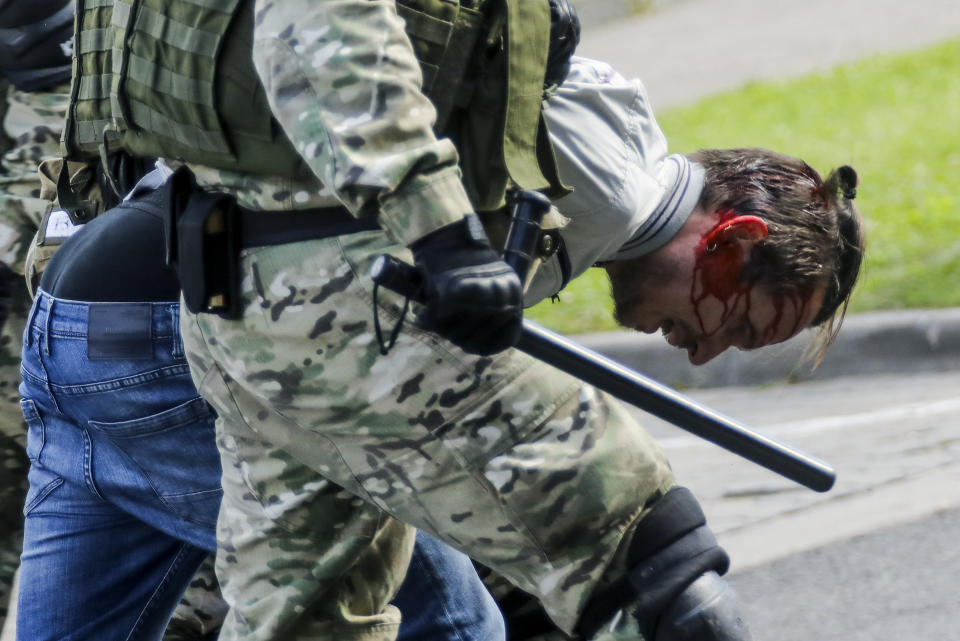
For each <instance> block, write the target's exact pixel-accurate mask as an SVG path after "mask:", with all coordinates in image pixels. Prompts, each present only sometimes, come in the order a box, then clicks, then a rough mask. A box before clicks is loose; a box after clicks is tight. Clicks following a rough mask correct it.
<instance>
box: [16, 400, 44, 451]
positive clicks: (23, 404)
mask: <svg viewBox="0 0 960 641" xmlns="http://www.w3.org/2000/svg"><path fill="white" fill-rule="evenodd" d="M20 411H21V412H23V419H24V420H25V421H26V422H27V458H28V459H30V462H31V463H33V462H36V463H39V462H40V455H41V454H42V453H43V444H44V442H45V441H46V428H45V427H44V425H43V419H42V418H40V412H38V411H37V405H36V403H34V402H33V401H31V400H29V399H21V401H20Z"/></svg>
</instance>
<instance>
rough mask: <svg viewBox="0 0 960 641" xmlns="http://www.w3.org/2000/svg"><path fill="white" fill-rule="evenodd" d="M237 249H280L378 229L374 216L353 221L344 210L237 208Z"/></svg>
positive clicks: (333, 208) (351, 215) (352, 217)
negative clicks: (309, 241)
mask: <svg viewBox="0 0 960 641" xmlns="http://www.w3.org/2000/svg"><path fill="white" fill-rule="evenodd" d="M237 213H238V215H239V217H240V221H239V222H240V243H239V244H240V249H247V248H249V247H264V246H266V245H283V244H286V243H296V242H300V241H303V240H317V239H320V238H330V237H332V236H342V235H344V234H355V233H357V232H361V231H373V230H376V229H380V225H379V224H377V218H376V216H367V217H364V218H356V217H355V216H354V215H353V214H351V213H350V212H349V211H348V210H347V209H346V208H345V207H324V208H317V209H302V210H295V211H254V210H251V209H244V208H238V209H237Z"/></svg>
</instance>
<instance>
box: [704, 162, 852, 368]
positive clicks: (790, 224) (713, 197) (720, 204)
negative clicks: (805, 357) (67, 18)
mask: <svg viewBox="0 0 960 641" xmlns="http://www.w3.org/2000/svg"><path fill="white" fill-rule="evenodd" d="M689 158H690V160H692V161H693V162H696V163H699V164H700V165H702V166H703V167H704V169H705V170H706V179H705V184H704V188H703V193H702V194H701V196H700V203H699V204H700V206H701V207H702V208H703V209H705V210H708V211H710V210H714V211H727V210H731V211H734V212H736V213H737V214H738V215H755V216H759V217H760V218H762V219H763V220H764V221H765V222H766V223H767V227H768V229H769V235H768V236H767V238H766V239H764V240H763V241H762V242H760V243H758V244H757V245H756V246H755V247H754V249H753V253H752V254H751V256H750V260H749V261H748V263H747V266H746V267H745V269H744V278H747V279H749V280H751V281H752V282H756V283H759V284H761V285H763V286H764V287H765V289H767V291H769V292H770V293H771V294H772V295H775V296H779V295H797V294H800V295H809V294H810V293H811V292H813V291H814V289H816V288H817V287H819V286H826V295H825V297H824V300H823V303H822V304H821V306H820V309H819V311H818V312H817V314H816V316H814V320H813V323H812V324H813V325H814V326H817V327H821V334H820V340H818V341H817V343H818V346H817V349H816V350H815V352H816V353H815V356H814V357H815V360H816V362H819V361H820V359H822V358H823V354H824V353H825V352H826V350H827V348H828V347H829V346H830V344H831V343H832V342H833V340H834V338H836V334H837V332H838V331H839V329H840V324H841V323H842V321H843V316H844V314H845V313H846V309H847V305H848V304H849V301H850V294H851V293H852V291H853V286H854V284H855V283H856V281H857V277H858V276H859V274H860V267H861V263H862V259H863V244H864V240H863V232H862V229H861V224H860V216H859V214H858V212H857V210H856V208H855V207H854V205H853V202H852V201H853V198H854V197H855V196H856V193H857V191H856V187H857V173H856V171H854V170H853V168H852V167H850V166H847V165H844V166H842V167H839V168H838V169H835V170H834V171H832V172H830V174H829V175H828V176H827V179H826V180H823V179H822V178H821V177H820V174H818V173H817V172H816V170H814V169H813V168H812V167H810V165H808V164H807V163H805V162H804V161H802V160H800V159H799V158H793V157H791V156H785V155H783V154H778V153H776V152H772V151H769V150H766V149H757V148H750V149H701V150H700V151H698V152H696V153H693V154H690V155H689Z"/></svg>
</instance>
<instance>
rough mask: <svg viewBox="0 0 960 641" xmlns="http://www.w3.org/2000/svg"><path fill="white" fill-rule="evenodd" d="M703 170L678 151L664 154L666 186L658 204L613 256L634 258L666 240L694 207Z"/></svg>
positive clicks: (673, 233) (678, 228) (685, 220)
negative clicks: (667, 154)
mask: <svg viewBox="0 0 960 641" xmlns="http://www.w3.org/2000/svg"><path fill="white" fill-rule="evenodd" d="M705 173H706V172H704V169H703V167H702V166H701V165H698V164H697V163H692V162H690V161H689V160H687V157H686V156H684V155H682V154H673V155H671V156H667V159H666V160H665V161H664V163H663V169H662V180H663V183H664V184H666V185H669V186H668V187H667V190H666V192H665V193H664V195H663V198H662V199H661V200H660V204H659V205H657V207H656V209H654V210H653V212H652V213H651V214H650V215H649V216H648V217H647V219H646V220H645V221H643V223H642V224H641V225H640V228H639V229H637V231H635V232H634V233H633V235H632V236H630V239H629V240H628V241H627V242H625V243H624V244H623V245H622V246H621V247H620V249H618V250H617V254H616V256H615V259H616V260H623V259H626V258H637V257H639V256H643V255H645V254H649V253H650V252H652V251H655V250H657V249H659V248H661V247H663V246H664V245H666V244H667V243H668V242H670V239H671V238H673V237H674V236H675V235H676V233H677V232H678V231H680V228H681V227H683V224H684V223H685V222H687V218H689V217H690V214H691V213H692V212H693V209H694V208H695V207H696V206H697V202H698V201H699V200H700V193H701V192H702V191H703V181H704V175H705Z"/></svg>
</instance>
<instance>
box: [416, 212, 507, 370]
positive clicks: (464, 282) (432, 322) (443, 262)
mask: <svg viewBox="0 0 960 641" xmlns="http://www.w3.org/2000/svg"><path fill="white" fill-rule="evenodd" d="M410 249H411V250H413V257H414V262H415V264H416V266H417V269H418V270H419V272H420V274H421V276H422V277H423V285H424V296H425V305H426V309H425V311H424V312H423V313H422V314H421V315H420V317H419V318H418V321H417V322H418V324H419V325H420V326H421V327H423V328H424V329H427V330H429V331H432V332H435V333H437V334H439V335H440V336H442V337H443V338H445V339H447V340H449V341H450V342H451V343H453V344H455V345H457V346H458V347H460V348H461V349H463V350H464V351H465V352H469V353H471V354H480V355H489V354H495V353H497V352H500V351H503V350H505V349H507V348H508V347H512V346H514V345H516V343H517V341H518V340H519V339H520V330H521V327H522V322H523V286H522V285H521V283H520V277H519V276H517V273H516V272H515V271H513V269H512V268H511V267H510V266H509V265H507V264H506V263H505V262H503V260H501V259H500V257H499V256H498V255H497V253H496V252H495V251H494V250H493V248H492V247H491V246H490V241H488V240H487V236H486V234H485V233H484V231H483V226H482V225H481V224H480V219H479V218H477V216H476V215H475V214H469V215H467V216H466V217H465V218H464V220H463V221H461V222H457V223H453V224H451V225H447V226H445V227H441V228H440V229H438V230H436V231H434V232H432V233H430V234H427V235H426V236H424V237H423V238H421V239H420V240H418V241H416V242H415V243H413V244H412V245H411V246H410Z"/></svg>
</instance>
